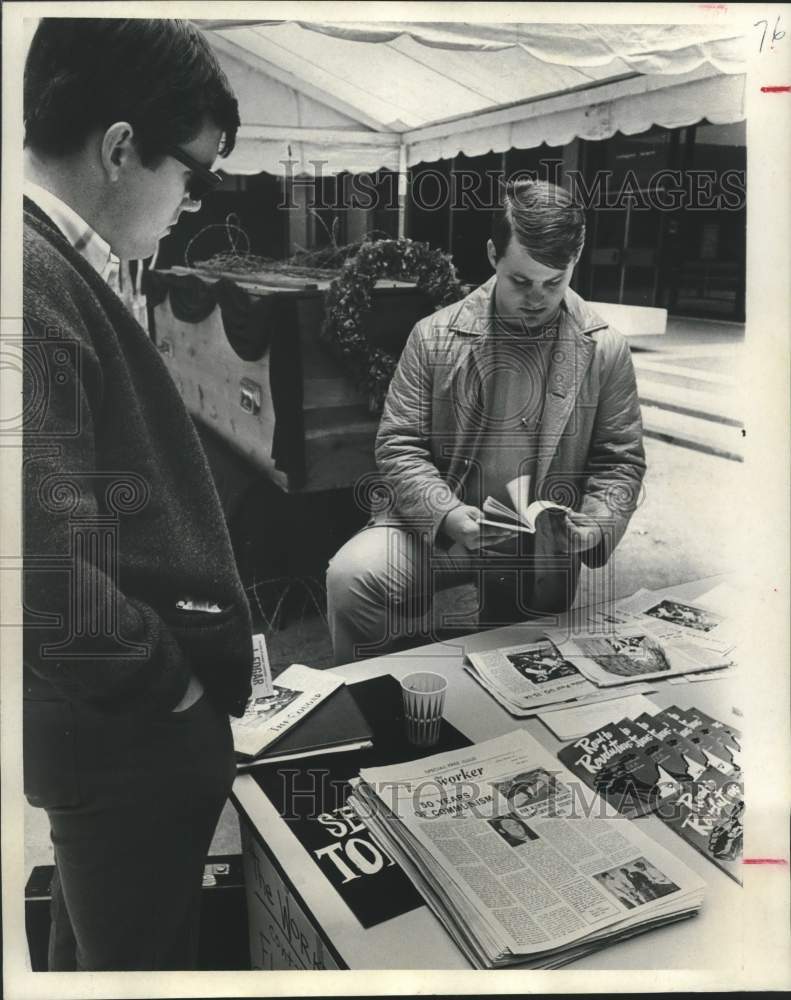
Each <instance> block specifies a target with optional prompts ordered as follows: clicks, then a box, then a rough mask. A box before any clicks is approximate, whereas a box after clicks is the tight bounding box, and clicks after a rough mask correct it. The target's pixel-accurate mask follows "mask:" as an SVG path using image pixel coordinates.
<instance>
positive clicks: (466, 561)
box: [327, 181, 645, 663]
mask: <svg viewBox="0 0 791 1000" xmlns="http://www.w3.org/2000/svg"><path fill="white" fill-rule="evenodd" d="M584 241H585V217H584V213H583V211H582V209H581V208H580V207H579V206H577V205H576V204H575V203H574V202H573V200H572V199H571V197H570V195H569V194H568V193H567V192H566V191H565V190H564V189H562V188H559V187H556V186H554V185H551V184H548V183H543V182H533V181H519V182H516V183H513V184H509V185H508V186H507V187H506V190H505V193H504V198H503V205H502V208H501V209H500V210H498V211H497V212H496V213H495V216H494V220H493V227H492V236H491V239H490V240H489V241H488V243H487V253H488V257H489V261H490V263H491V265H492V267H493V269H494V272H495V273H494V276H493V277H492V278H490V279H489V281H487V282H486V283H485V284H484V285H482V286H481V287H479V288H478V289H476V290H475V291H474V292H472V293H471V294H470V295H468V296H467V297H466V298H465V299H463V300H462V301H461V302H457V303H455V304H453V305H450V306H447V307H445V308H444V309H441V310H439V312H436V313H434V315H432V316H428V317H426V318H425V319H423V320H421V321H420V322H419V323H418V324H417V325H416V326H415V328H414V330H413V331H412V333H411V335H410V337H409V340H408V341H407V344H406V346H405V348H404V351H403V353H402V355H401V358H400V361H399V364H398V367H397V369H396V372H395V374H394V376H393V379H392V382H391V384H390V389H389V392H388V395H387V399H386V401H385V406H384V412H383V414H382V420H381V424H380V427H379V433H378V435H377V440H376V461H377V465H378V468H379V471H380V473H381V474H382V477H383V480H384V484H383V485H384V489H385V491H386V493H387V498H388V503H387V504H386V505H383V506H386V509H383V510H380V511H379V512H378V513H377V514H376V515H375V516H374V517H373V518H372V520H371V522H370V523H369V525H368V526H367V527H366V528H364V529H363V530H362V531H360V532H359V533H358V534H357V535H355V536H354V537H353V538H352V539H350V540H349V541H348V542H347V543H346V544H345V545H344V546H343V547H342V548H341V549H340V551H339V552H338V553H337V554H336V555H335V556H334V558H333V559H332V560H331V562H330V565H329V570H328V573H327V594H328V611H329V621H330V631H331V635H332V641H333V647H334V653H335V659H336V662H337V663H344V662H347V661H350V660H353V659H356V658H359V657H361V656H366V655H368V656H370V655H376V654H379V653H383V652H386V651H387V648H388V645H389V644H390V642H391V641H392V640H393V639H396V638H397V637H398V635H399V633H401V632H402V631H403V630H404V629H405V627H407V626H411V625H413V624H414V622H415V621H416V620H419V619H421V618H423V616H425V614H426V613H427V611H428V610H429V608H430V605H431V599H432V595H433V593H434V591H435V590H436V589H438V588H439V587H442V586H447V585H451V584H453V583H456V582H462V581H465V580H474V581H475V582H476V583H477V585H478V588H479V592H480V602H479V603H480V607H481V616H480V622H479V624H480V627H481V628H484V627H490V626H494V625H500V624H506V623H509V622H514V621H520V620H525V619H527V618H529V617H535V616H538V615H545V614H554V613H562V612H563V611H565V610H567V609H568V608H569V607H570V606H571V605H572V603H573V601H574V596H575V593H576V588H577V582H578V577H579V572H580V566H581V563H582V562H585V563H586V564H587V565H588V566H591V567H598V566H602V565H603V564H604V563H605V562H606V561H607V560H608V559H609V557H610V555H611V553H612V551H613V549H614V548H615V546H616V545H617V543H618V541H619V540H620V538H621V536H622V535H623V533H624V531H625V529H626V526H627V524H628V522H629V518H630V517H631V515H632V513H633V511H634V509H635V506H636V504H637V500H638V496H639V492H640V487H641V483H642V479H643V475H644V473H645V456H644V452H643V445H642V425H641V421H640V407H639V403H638V399H637V389H636V384H635V376H634V369H633V366H632V361H631V357H630V354H629V348H628V345H627V343H626V340H625V339H624V338H623V337H622V336H621V335H620V334H619V333H617V332H616V331H614V330H612V329H611V328H610V327H609V326H608V324H607V323H605V322H604V321H602V320H601V318H600V317H598V316H597V315H596V313H595V312H594V311H593V310H592V309H591V308H590V307H589V306H588V305H587V304H586V303H585V302H584V301H583V300H582V299H581V298H580V296H579V295H577V294H576V293H575V292H573V291H572V290H571V289H570V288H569V282H570V281H571V277H572V274H573V272H574V267H575V265H576V263H577V261H578V260H579V257H580V254H581V252H582V248H583V245H584ZM516 478H522V482H523V483H527V484H528V489H527V490H526V491H525V490H523V491H522V497H521V499H523V500H526V501H528V502H531V501H533V500H534V499H545V500H553V501H556V502H557V503H559V504H562V505H563V506H566V507H568V508H570V509H571V511H570V513H568V514H563V513H560V514H559V513H558V512H546V513H544V514H542V515H540V516H539V519H538V522H537V530H536V532H535V534H529V533H527V532H516V531H501V530H500V529H497V528H491V527H490V526H488V525H482V524H481V521H482V520H489V519H490V518H488V517H486V518H485V517H484V514H483V511H482V505H483V504H484V502H485V500H486V498H487V497H492V498H494V499H495V500H499V501H500V502H502V503H505V504H507V505H508V506H509V507H513V498H512V497H511V495H510V494H509V492H508V490H507V486H508V484H509V483H511V482H513V480H514V479H516Z"/></svg>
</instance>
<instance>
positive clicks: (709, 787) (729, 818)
mask: <svg viewBox="0 0 791 1000" xmlns="http://www.w3.org/2000/svg"><path fill="white" fill-rule="evenodd" d="M657 815H658V816H659V817H660V818H661V819H662V820H663V821H664V822H665V823H666V824H667V825H668V826H669V827H671V829H673V830H675V831H676V833H678V834H679V836H681V837H683V838H684V840H686V841H687V842H688V843H689V844H691V845H692V846H693V847H694V848H695V849H696V850H698V851H700V853H701V854H703V855H704V856H705V857H707V858H708V859H709V860H710V861H712V862H713V863H714V864H715V865H717V866H718V867H719V868H721V869H722V870H723V871H724V872H726V873H727V874H728V875H730V877H731V878H732V879H734V881H736V882H738V883H739V884H740V885H741V883H742V877H741V859H742V842H743V826H744V787H743V784H742V781H741V777H740V776H736V777H732V778H726V777H725V776H724V775H720V774H719V773H718V772H714V776H712V775H711V774H710V775H709V776H708V777H706V778H703V779H701V780H698V781H693V782H690V783H688V784H686V785H684V786H682V787H681V788H680V789H679V791H678V793H677V794H676V795H675V796H674V797H673V798H671V799H669V800H667V801H666V802H663V803H662V807H661V808H660V809H659V810H657Z"/></svg>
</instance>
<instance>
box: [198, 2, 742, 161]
mask: <svg viewBox="0 0 791 1000" xmlns="http://www.w3.org/2000/svg"><path fill="white" fill-rule="evenodd" d="M197 23H198V24H199V25H200V27H201V28H203V29H204V30H205V31H206V32H207V34H208V38H209V40H210V42H211V44H212V45H213V47H214V48H215V50H216V51H217V53H218V56H219V58H220V60H221V62H222V64H223V66H224V67H225V69H226V72H227V73H228V75H229V77H230V79H231V82H232V84H233V86H234V88H235V89H236V91H237V93H238V94H239V97H240V107H241V114H242V121H243V125H242V128H241V129H240V132H239V137H238V140H237V146H236V148H235V150H234V152H233V153H232V154H231V156H230V157H229V158H228V159H227V160H226V161H225V162H224V164H223V168H224V169H225V170H227V171H228V172H229V173H237V174H253V173H259V172H260V171H267V172H269V173H274V174H282V173H284V172H287V171H288V172H292V173H293V174H298V173H307V174H311V173H313V172H314V166H313V164H312V162H311V161H321V163H322V170H323V172H324V173H337V172H340V171H349V172H352V173H359V172H365V171H376V170H377V169H379V168H382V167H385V168H389V169H391V170H397V171H401V172H403V171H404V169H405V167H407V166H411V165H414V164H416V163H420V162H424V161H433V160H436V159H440V158H446V157H452V156H455V155H457V154H458V153H465V154H467V155H469V156H475V155H478V154H480V153H484V152H489V151H493V152H502V151H504V150H507V149H509V148H511V147H512V146H516V147H519V148H530V147H533V146H538V145H540V144H541V143H544V142H545V143H547V144H549V145H554V146H558V145H564V144H566V143H568V142H570V141H571V140H572V139H574V138H575V137H580V138H584V139H605V138H608V137H610V136H612V135H614V134H615V132H617V131H620V132H623V133H626V134H635V133H637V132H642V131H645V130H646V129H648V128H650V127H651V126H652V125H662V126H665V127H667V128H678V127H681V126H684V125H692V124H694V123H696V122H699V121H701V120H702V119H704V118H705V119H707V120H709V121H711V122H713V123H715V124H727V123H731V122H736V121H741V120H742V119H743V117H744V72H745V65H744V60H745V55H744V38H743V36H742V35H741V34H740V33H738V32H737V31H736V30H735V29H734V28H733V27H728V26H727V25H726V26H718V25H706V26H704V25H659V26H657V25H566V24H562V25H558V24H469V23H462V22H458V23H428V22H377V23H361V22H355V23H351V22H349V23H336V24H327V23H317V22H302V21H299V22H296V21H199V22H197Z"/></svg>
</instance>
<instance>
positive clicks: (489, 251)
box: [486, 240, 497, 269]
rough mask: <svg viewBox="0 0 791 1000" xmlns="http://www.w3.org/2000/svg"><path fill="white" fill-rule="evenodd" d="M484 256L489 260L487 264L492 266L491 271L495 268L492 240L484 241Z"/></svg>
mask: <svg viewBox="0 0 791 1000" xmlns="http://www.w3.org/2000/svg"><path fill="white" fill-rule="evenodd" d="M486 256H487V257H488V258H489V263H490V264H491V265H492V268H493V269H496V268H497V251H496V250H495V248H494V242H493V240H487V241H486Z"/></svg>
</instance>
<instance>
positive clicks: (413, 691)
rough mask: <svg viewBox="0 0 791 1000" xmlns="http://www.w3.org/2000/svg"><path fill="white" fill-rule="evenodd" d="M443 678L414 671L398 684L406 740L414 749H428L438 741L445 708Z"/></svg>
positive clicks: (431, 673)
mask: <svg viewBox="0 0 791 1000" xmlns="http://www.w3.org/2000/svg"><path fill="white" fill-rule="evenodd" d="M447 689H448V681H447V678H445V677H443V676H442V674H435V673H434V672H433V671H430V670H418V671H416V672H415V673H412V674H408V675H407V676H406V677H404V678H403V679H402V681H401V694H402V696H403V700H404V724H405V730H406V738H407V740H408V741H409V742H410V743H411V744H412V746H415V747H431V746H434V744H435V743H436V742H437V741H438V740H439V732H440V728H441V726H442V710H443V709H444V707H445V692H446V691H447Z"/></svg>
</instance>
